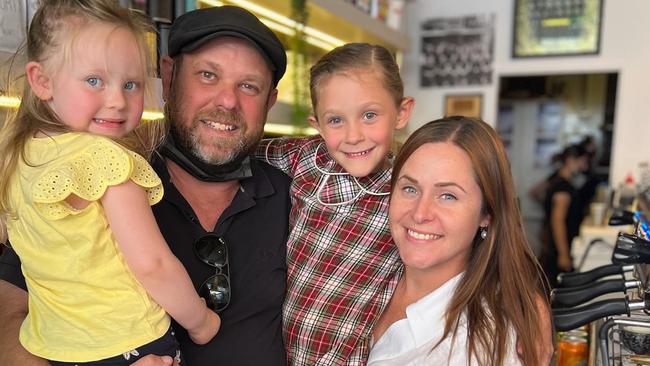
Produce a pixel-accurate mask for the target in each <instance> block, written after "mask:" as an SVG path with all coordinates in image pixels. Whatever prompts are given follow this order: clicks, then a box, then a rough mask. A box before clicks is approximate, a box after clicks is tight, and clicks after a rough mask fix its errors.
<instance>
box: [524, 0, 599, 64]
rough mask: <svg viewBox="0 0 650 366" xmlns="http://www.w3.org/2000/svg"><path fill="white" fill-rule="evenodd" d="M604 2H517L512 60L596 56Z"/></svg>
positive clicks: (561, 0)
mask: <svg viewBox="0 0 650 366" xmlns="http://www.w3.org/2000/svg"><path fill="white" fill-rule="evenodd" d="M603 1H604V0H554V1H545V0H515V14H514V17H513V18H514V27H513V28H514V36H513V42H512V56H513V57H541V56H565V55H566V56H568V55H589V54H597V53H598V52H599V47H600V23H601V19H602V9H603Z"/></svg>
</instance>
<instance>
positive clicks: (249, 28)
mask: <svg viewBox="0 0 650 366" xmlns="http://www.w3.org/2000/svg"><path fill="white" fill-rule="evenodd" d="M222 36H230V37H237V38H242V39H245V40H247V41H249V42H250V43H251V44H252V45H253V46H254V47H255V48H257V50H258V51H260V53H261V54H262V56H264V58H265V59H266V61H267V62H268V63H269V66H271V71H272V72H273V84H274V85H277V84H278V81H280V79H281V78H282V75H284V72H285V71H286V69H287V54H286V53H285V50H284V46H282V43H281V42H280V40H279V39H278V37H277V36H276V35H275V33H273V31H272V30H270V29H269V28H268V27H267V26H266V25H264V24H263V23H262V22H261V21H260V20H259V19H258V18H257V17H256V16H255V15H253V14H252V13H251V12H249V11H248V10H245V9H243V8H240V7H237V6H218V7H212V8H206V9H197V10H193V11H190V12H187V13H185V14H183V15H181V16H179V17H178V18H176V19H175V20H174V23H173V24H172V26H171V29H170V31H169V42H168V53H169V56H170V57H174V56H176V55H178V54H179V53H183V52H189V51H192V50H195V49H197V48H199V47H200V46H202V45H203V44H204V43H205V42H207V41H210V40H212V39H215V38H217V37H222Z"/></svg>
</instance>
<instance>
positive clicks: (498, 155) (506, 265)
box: [393, 116, 548, 366]
mask: <svg viewBox="0 0 650 366" xmlns="http://www.w3.org/2000/svg"><path fill="white" fill-rule="evenodd" d="M436 142H451V143H453V144H455V145H456V146H458V147H460V148H462V149H463V150H464V151H465V152H466V153H467V154H468V155H469V157H470V159H471V161H472V166H473V168H474V176H475V179H476V181H477V183H478V185H479V187H480V188H481V193H482V195H483V211H484V213H487V214H489V215H490V217H491V220H490V226H489V228H488V235H487V237H486V238H485V239H481V238H480V237H479V235H478V233H477V235H476V237H475V238H474V242H473V245H472V249H471V252H470V256H469V262H468V263H467V267H466V268H467V270H466V271H465V274H464V276H463V278H462V279H461V281H460V283H459V285H458V287H457V288H456V292H455V293H454V295H453V298H452V299H451V301H450V304H449V308H448V309H447V314H446V322H445V329H444V336H443V338H442V339H445V338H446V337H448V336H452V337H455V336H456V333H457V329H458V320H459V319H460V317H461V315H462V314H463V313H465V314H466V316H467V330H468V334H467V336H468V343H467V344H468V350H467V351H468V352H469V354H470V357H468V360H470V359H471V357H472V356H474V357H475V358H476V359H477V360H478V361H479V363H480V364H481V365H490V366H491V365H502V364H503V362H504V357H505V356H506V352H507V350H508V342H509V337H511V336H513V331H514V336H516V341H517V342H518V345H519V347H520V348H521V351H522V352H521V354H520V359H521V361H522V363H523V364H524V365H537V364H539V362H540V361H539V357H540V356H541V355H540V351H539V348H538V343H539V342H542V340H541V338H540V336H544V334H543V329H542V327H541V325H540V320H541V319H543V317H544V316H548V315H547V314H548V313H547V312H545V310H544V309H543V308H544V307H543V306H539V303H540V301H541V302H546V301H547V300H546V296H545V295H544V293H545V292H544V286H545V281H544V275H543V272H542V270H541V267H540V266H539V264H538V262H537V260H536V258H535V255H534V254H533V252H532V250H531V248H530V246H529V245H528V242H527V240H526V237H525V234H524V227H523V224H522V219H521V214H520V212H519V207H518V203H517V194H516V192H515V188H514V184H513V180H512V174H511V171H510V164H509V162H508V158H507V156H506V152H505V149H504V147H503V144H502V143H501V140H500V139H499V136H498V135H497V134H496V132H495V131H494V129H493V128H492V127H490V126H489V125H488V124H487V123H485V122H483V121H481V120H478V119H473V118H467V117H458V116H454V117H447V118H442V119H439V120H435V121H432V122H429V123H427V124H425V125H424V126H422V127H420V128H419V129H418V130H417V131H415V132H414V133H413V134H412V135H411V136H410V137H409V138H408V140H407V141H406V143H405V144H404V146H403V147H402V149H401V151H400V153H399V154H398V157H397V159H396V161H395V166H394V168H393V187H394V186H395V179H397V178H398V177H399V172H400V170H401V169H402V166H403V165H404V163H405V161H406V160H408V158H409V157H410V156H411V154H413V152H415V150H417V149H418V148H419V147H420V146H422V145H424V144H427V143H436ZM431 158H432V159H435V158H436V157H435V156H432V157H431ZM468 229H471V230H473V229H472V228H468Z"/></svg>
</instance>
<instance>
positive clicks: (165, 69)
mask: <svg viewBox="0 0 650 366" xmlns="http://www.w3.org/2000/svg"><path fill="white" fill-rule="evenodd" d="M173 73H174V60H173V59H172V58H171V57H169V56H163V57H162V58H161V59H160V78H161V79H162V88H163V90H162V92H163V100H167V99H169V89H170V88H171V83H172V76H173Z"/></svg>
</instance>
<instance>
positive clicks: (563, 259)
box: [541, 145, 589, 287]
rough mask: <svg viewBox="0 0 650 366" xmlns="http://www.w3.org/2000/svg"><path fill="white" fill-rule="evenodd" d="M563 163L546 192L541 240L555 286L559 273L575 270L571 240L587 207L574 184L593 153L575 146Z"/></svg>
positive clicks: (546, 267)
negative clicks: (575, 177)
mask: <svg viewBox="0 0 650 366" xmlns="http://www.w3.org/2000/svg"><path fill="white" fill-rule="evenodd" d="M560 162H561V165H560V167H559V169H558V171H557V174H556V175H555V176H554V177H553V178H552V179H551V180H550V181H549V187H548V189H547V191H546V198H545V200H544V211H545V212H546V215H545V220H544V226H543V227H542V240H541V242H542V266H543V267H544V273H546V276H547V277H548V279H549V281H550V282H551V286H553V287H555V285H556V283H557V279H556V278H557V275H558V273H559V272H571V271H573V263H572V260H571V241H573V238H574V237H576V236H577V235H578V232H579V229H580V222H581V221H582V218H583V214H582V211H583V207H584V205H583V204H582V203H581V201H580V194H579V191H578V190H577V189H576V188H575V187H574V186H573V184H572V183H571V181H572V179H573V177H574V176H576V175H577V174H578V173H581V172H582V171H584V170H585V169H586V168H587V166H588V163H589V154H588V152H587V150H585V149H584V147H582V146H580V145H571V146H569V147H567V148H566V149H564V151H563V152H562V155H561V156H560Z"/></svg>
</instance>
